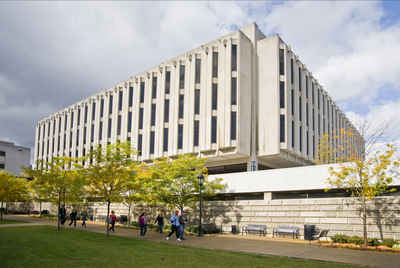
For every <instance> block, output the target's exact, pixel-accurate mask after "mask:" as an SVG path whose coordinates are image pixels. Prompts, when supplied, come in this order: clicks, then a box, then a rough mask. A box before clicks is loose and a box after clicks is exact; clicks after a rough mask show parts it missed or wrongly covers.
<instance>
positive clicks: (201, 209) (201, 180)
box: [197, 173, 204, 237]
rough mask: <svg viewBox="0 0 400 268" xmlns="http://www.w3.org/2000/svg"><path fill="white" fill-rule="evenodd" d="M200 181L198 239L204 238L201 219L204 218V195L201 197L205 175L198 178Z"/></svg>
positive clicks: (201, 174)
mask: <svg viewBox="0 0 400 268" xmlns="http://www.w3.org/2000/svg"><path fill="white" fill-rule="evenodd" d="M198 179H199V186H200V221H199V233H198V235H197V236H198V237H201V236H203V234H202V230H201V228H202V227H201V217H202V212H203V205H202V201H203V200H202V195H201V190H202V188H203V181H204V176H203V173H200V175H199V176H198Z"/></svg>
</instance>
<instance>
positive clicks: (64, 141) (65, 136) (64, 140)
mask: <svg viewBox="0 0 400 268" xmlns="http://www.w3.org/2000/svg"><path fill="white" fill-rule="evenodd" d="M66 140H67V135H66V134H65V133H64V139H63V149H64V150H65V147H66V146H65V143H66ZM42 152H43V146H42Z"/></svg>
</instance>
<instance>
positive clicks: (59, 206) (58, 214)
mask: <svg viewBox="0 0 400 268" xmlns="http://www.w3.org/2000/svg"><path fill="white" fill-rule="evenodd" d="M60 209H61V193H59V194H58V211H57V231H60V230H61V222H60V221H61V218H60Z"/></svg>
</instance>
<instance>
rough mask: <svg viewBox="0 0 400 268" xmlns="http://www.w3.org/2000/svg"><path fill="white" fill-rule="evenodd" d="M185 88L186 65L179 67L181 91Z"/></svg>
mask: <svg viewBox="0 0 400 268" xmlns="http://www.w3.org/2000/svg"><path fill="white" fill-rule="evenodd" d="M184 88H185V65H180V66H179V89H184Z"/></svg>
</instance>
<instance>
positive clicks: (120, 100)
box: [118, 91, 124, 111]
mask: <svg viewBox="0 0 400 268" xmlns="http://www.w3.org/2000/svg"><path fill="white" fill-rule="evenodd" d="M123 96H124V92H122V91H120V92H119V96H118V111H122V103H123Z"/></svg>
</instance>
